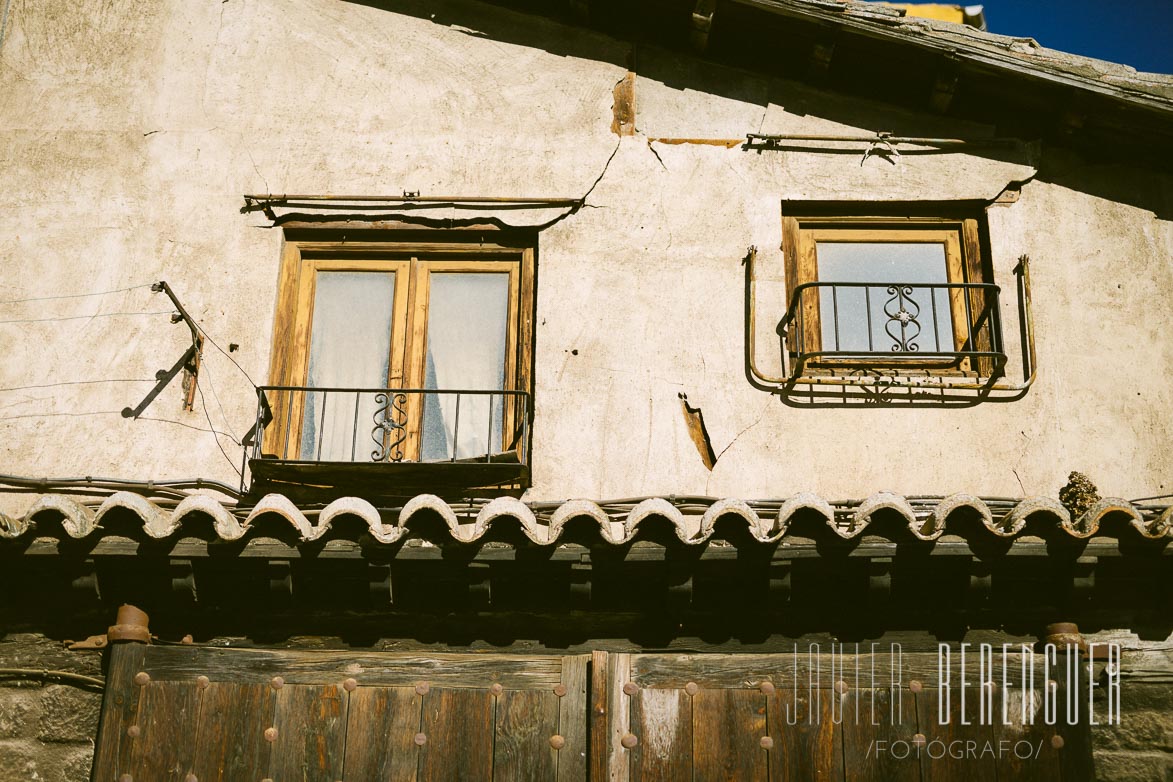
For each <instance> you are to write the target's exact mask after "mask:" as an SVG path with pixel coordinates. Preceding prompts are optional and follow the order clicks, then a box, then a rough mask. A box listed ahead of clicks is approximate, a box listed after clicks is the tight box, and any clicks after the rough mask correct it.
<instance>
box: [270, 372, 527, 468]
mask: <svg viewBox="0 0 1173 782" xmlns="http://www.w3.org/2000/svg"><path fill="white" fill-rule="evenodd" d="M529 399H530V395H529V394H528V393H527V392H525V391H504V390H481V389H425V388H342V387H325V388H323V387H317V388H314V387H309V386H261V387H259V388H258V389H257V413H256V422H255V425H254V430H253V433H252V437H251V441H252V443H251V444H252V454H251V459H250V460H249V466H250V468H251V471H252V475H253V478H254V480H256V479H261V481H262V482H264V481H267V480H273V479H280V480H291V479H296V480H299V481H302V482H310V481H311V480H312V481H316V482H317V483H318V484H321V485H332V484H336V483H339V482H347V481H349V480H351V479H353V478H354V477H355V476H359V475H365V476H367V478H370V479H372V480H374V479H376V477H377V476H386V475H388V474H389V473H388V472H387V469H388V468H387V466H388V465H402V466H403V467H402V468H392V471H393V473H394V474H396V475H400V476H403V475H408V476H411V477H412V479H413V480H417V481H422V482H424V483H427V482H429V481H432V480H438V481H450V482H451V480H452V479H453V478H455V482H457V483H460V482H462V481H463V482H466V483H468V485H476V484H477V482H478V481H483V482H487V483H494V484H497V483H502V482H508V481H513V480H516V479H517V478H518V477H519V476H523V475H524V474H526V466H527V464H528V458H527V456H528V455H527V453H526V449H527V448H528V441H529V437H528V435H529ZM439 465H445V467H442V468H440V470H439V471H437V470H436V467H437V466H439ZM462 470H463V471H462ZM441 475H442V476H443V477H442V478H441V477H438V476H441ZM291 476H292V478H291ZM460 476H463V477H460Z"/></svg>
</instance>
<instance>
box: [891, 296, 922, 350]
mask: <svg viewBox="0 0 1173 782" xmlns="http://www.w3.org/2000/svg"><path fill="white" fill-rule="evenodd" d="M888 293H889V294H890V295H891V298H889V299H888V301H886V302H884V314H885V315H887V316H888V322H887V323H885V324H884V331H886V332H887V333H888V336H889V337H891V338H892V342H893V344H892V352H893V353H915V352H916V351H918V350H920V345H918V344H917V343H916V342H914V341H913V340H915V339H916V338H917V337H919V336H920V332H921V328H920V323H919V321H917V318H918V317H920V305H919V304H917V303H916V300H915V299H914V298H912V286H910V285H890V286H888ZM893 306H895V307H896V310H895V311H893V309H892V307H893ZM893 327H899V329H900V334H899V335H897V334H896V333H895V332H894V331H893ZM910 331H911V332H912V333H909V332H910Z"/></svg>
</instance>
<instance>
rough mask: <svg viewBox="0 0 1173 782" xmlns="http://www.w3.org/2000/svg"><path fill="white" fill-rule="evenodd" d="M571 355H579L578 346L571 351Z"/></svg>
mask: <svg viewBox="0 0 1173 782" xmlns="http://www.w3.org/2000/svg"><path fill="white" fill-rule="evenodd" d="M570 355H572V356H577V355H578V348H575V349H574V350H572V351H570Z"/></svg>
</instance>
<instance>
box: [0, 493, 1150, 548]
mask: <svg viewBox="0 0 1173 782" xmlns="http://www.w3.org/2000/svg"><path fill="white" fill-rule="evenodd" d="M753 505H755V506H757V508H758V509H757V510H755V508H754V507H752V506H751V503H750V502H748V501H745V500H739V499H723V500H718V501H715V502H712V503H711V504H710V505H708V507H707V508H706V509H704V510H703V512H691V511H692V509H695V508H696V507H697V506H696V505H692V506H689V511H690V512H688V513H686V512H683V511H682V510H681V509H680V508H679V507H677V505H676V504H673V502H670V501H669V500H668V499H665V498H651V499H645V500H642V501H639V502H636V503H634V504H633V503H621V502H617V503H602V504H600V503H597V502H593V501H590V500H568V501H565V502H562V503H552V504H551V503H540V504H539V503H534V507H531V506H530V505H527V504H526V503H524V502H522V501H521V500H518V499H514V498H512V497H499V498H496V499H493V500H489V501H487V502H484V503H483V504H480V505H479V506H477V505H473V506H459V505H458V506H457V508H454V507H453V506H452V505H450V504H448V503H447V502H445V501H444V500H442V499H440V498H439V497H436V496H434V495H431V494H421V495H419V496H416V497H414V498H412V499H411V500H409V501H408V502H407V503H406V504H404V505H403V507H402V508H400V509H392V510H386V509H384V510H380V509H378V508H376V507H375V506H374V505H372V504H371V503H370V502H368V501H366V500H363V499H360V498H358V497H343V498H340V499H337V500H334V501H333V502H331V503H330V504H329V505H326V506H325V507H324V508H321V509H320V510H314V509H308V508H307V509H305V510H303V509H299V508H298V507H297V506H296V505H295V504H294V503H293V501H291V500H290V499H289V498H288V497H285V496H284V495H281V494H270V495H267V496H265V497H264V498H262V499H261V500H260V501H259V502H257V503H256V505H254V506H252V507H250V508H239V509H238V508H234V507H232V506H228V505H225V504H223V503H221V502H220V501H219V500H217V499H215V498H214V497H211V496H209V495H205V494H193V495H190V496H188V497H187V498H186V499H184V500H183V501H181V502H180V503H179V504H178V505H177V506H176V507H174V508H166V507H161V506H160V505H158V504H155V503H153V502H151V501H150V500H148V499H146V498H145V497H142V496H140V495H137V494H132V493H129V492H118V493H115V494H112V495H110V496H109V497H107V498H106V499H105V500H103V501H102V502H101V504H100V505H99V506H98V507H97V508H94V507H92V506H91V505H87V504H84V503H82V502H79V501H78V500H76V499H74V498H73V497H70V496H67V495H63V494H45V495H42V496H40V497H39V498H38V499H36V501H34V502H33V504H32V505H31V506H30V507H29V509H28V510H27V511H26V512H25V513H24V514H23V516H21V517H20V518H16V517H13V516H8V515H5V514H3V513H0V539H12V540H17V539H21V538H25V537H26V536H27V537H35V536H37V535H38V531H37V528H38V526H39V525H40V523H41V522H51V523H54V522H56V523H59V524H60V528H61V529H62V530H64V532H65V534H66V535H68V536H69V537H72V538H75V539H85V538H91V537H101V536H103V535H104V534H107V533H109V527H110V523H109V522H108V521H107V517H108V516H110V514H117V515H119V516H121V517H122V518H125V517H126V512H127V511H129V512H130V513H131V514H133V516H134V517H137V519H138V521H139V523H141V525H142V531H143V533H144V534H145V535H146V536H147V537H149V538H152V539H157V540H163V539H167V538H170V537H172V536H176V535H192V534H196V533H197V529H206V528H207V523H208V521H209V520H210V521H211V528H212V530H213V531H214V534H215V536H216V537H218V538H219V539H221V540H223V541H238V540H242V539H244V538H245V537H247V536H248V535H249V534H250V533H251V532H254V531H255V530H256V529H257V526H258V524H259V523H260V522H262V521H266V523H268V520H273V519H276V520H283V521H284V522H286V523H288V524H289V525H290V531H291V532H292V533H293V534H294V535H295V536H296V537H297V538H298V539H299V540H300V541H301V542H303V543H308V542H312V541H315V540H319V539H322V538H323V537H324V536H326V535H327V534H328V533H329V532H330V530H331V526H332V525H334V524H335V522H337V521H338V520H340V519H344V518H351V519H356V520H359V521H361V522H362V523H363V524H365V526H366V529H367V531H368V532H369V534H370V537H371V538H373V539H374V540H375V541H378V542H379V543H383V544H391V543H395V542H397V541H399V540H401V539H403V538H405V537H408V536H410V535H411V533H412V528H413V526H415V525H416V524H417V522H419V521H426V520H429V519H430V520H431V523H433V524H434V523H435V522H436V521H437V520H439V521H440V522H442V524H443V525H444V526H445V527H446V529H447V533H448V534H449V535H450V536H451V538H452V539H453V540H454V541H456V542H461V543H472V542H475V541H478V540H480V539H481V538H482V537H483V536H485V534H486V533H487V532H488V531H489V530H490V529H491V528H492V527H493V526H494V525H502V524H504V525H512V526H513V527H514V528H517V527H519V528H520V530H521V532H522V533H523V534H524V535H525V537H527V538H528V539H529V540H530V541H532V542H533V543H535V544H537V545H551V544H556V543H558V542H560V540H562V539H563V538H564V535H565V533H566V532H567V529H568V527H569V525H571V524H574V525H576V528H579V529H581V527H577V525H579V524H585V525H586V526H587V527H591V528H594V529H596V530H597V534H598V536H599V537H600V538H601V539H602V540H603V541H604V542H607V543H611V544H617V545H618V544H624V543H627V542H629V541H632V540H633V539H635V538H636V537H637V536H638V535H639V533H640V531H641V526H642V527H644V528H647V527H648V525H663V524H664V523H665V522H667V523H668V524H669V525H670V527H671V530H672V531H674V533H675V536H676V537H677V538H678V539H679V540H680V541H681V542H682V543H684V544H689V545H695V544H701V543H704V542H706V541H708V540H710V539H711V538H713V537H714V535H715V534H716V533H717V525H718V522H721V523H722V525H725V524H728V523H732V524H734V525H735V527H734V529H736V528H737V527H740V528H741V529H743V530H744V531H745V532H746V533H748V535H749V536H750V537H752V538H753V539H755V540H757V541H760V542H762V543H774V542H777V541H780V540H782V539H783V538H784V537H785V536H787V535H788V534H801V535H809V534H810V531H811V529H812V527H810V526H809V525H808V526H805V527H803V528H802V531H801V532H799V531H797V530H796V529H795V527H796V524H797V523H806V522H809V521H812V520H813V521H814V522H815V524H814V527H813V529H815V530H818V531H819V532H818V534H824V535H828V536H829V537H830V538H831V539H835V538H838V539H842V540H851V539H854V538H858V537H860V536H862V535H865V534H868V535H876V534H879V535H882V536H885V537H888V538H890V539H893V540H900V539H905V540H909V539H915V540H920V541H926V542H927V541H934V540H937V539H938V538H940V537H941V536H942V535H944V534H959V533H962V532H964V533H965V534H967V535H968V534H970V533H971V531H973V530H974V529H975V528H976V529H977V530H979V531H984V534H987V535H988V536H989V537H990V538H991V539H992V540H993V539H1011V538H1015V537H1018V536H1021V535H1036V536H1041V537H1053V536H1054V535H1056V534H1058V536H1059V537H1063V538H1068V539H1076V540H1077V539H1087V538H1091V537H1093V536H1106V537H1114V538H1118V539H1124V538H1128V537H1132V538H1134V539H1137V540H1152V541H1162V542H1167V541H1168V540H1170V539H1173V505H1170V506H1163V507H1162V506H1140V507H1138V506H1134V505H1132V504H1131V503H1129V502H1128V501H1126V500H1121V499H1115V498H1106V499H1102V500H1099V501H1098V502H1097V503H1096V504H1095V505H1093V506H1092V507H1091V508H1089V509H1088V510H1086V511H1085V512H1083V513H1082V514H1080V515H1078V516H1074V517H1073V516H1072V514H1071V513H1070V512H1069V511H1068V510H1067V508H1065V507H1064V506H1063V505H1061V504H1060V503H1059V502H1058V501H1057V500H1054V499H1051V498H1047V497H1027V498H1024V499H1022V500H1018V501H1012V502H1007V501H1004V500H990V502H987V501H985V500H983V499H981V498H979V497H976V496H973V495H969V494H954V495H951V496H949V497H945V498H943V499H931V500H925V499H923V498H906V497H903V496H901V495H898V494H892V493H888V492H879V493H876V494H873V495H871V496H870V497H868V498H867V499H865V500H863V501H860V502H838V503H831V502H829V501H828V500H826V499H824V498H822V497H820V496H818V495H815V494H809V493H803V494H796V495H794V496H792V497H790V498H788V499H785V500H781V501H778V502H773V503H769V502H762V501H753ZM991 505H993V506H994V508H995V510H992V509H991ZM775 506H777V509H776V510H774V508H775ZM535 507H537V508H539V510H538V511H537V512H535V509H534V508H535ZM604 507H607V508H609V509H610V510H609V511H608V510H604ZM311 517H314V518H313V520H311ZM820 520H821V522H822V523H819V521H820ZM893 522H894V523H893ZM975 522H976V523H977V526H976V527H975ZM659 528H660V529H662V526H660V527H659ZM270 529H271V528H270ZM348 529H351V530H352V529H353V527H348ZM737 531H738V533H739V534H740V530H737ZM729 532H730V528H729V527H725V526H723V527H722V534H723V535H727V534H729ZM43 533H44V529H42V532H41V534H43ZM110 534H120V533H110ZM717 536H718V537H720V536H721V535H717Z"/></svg>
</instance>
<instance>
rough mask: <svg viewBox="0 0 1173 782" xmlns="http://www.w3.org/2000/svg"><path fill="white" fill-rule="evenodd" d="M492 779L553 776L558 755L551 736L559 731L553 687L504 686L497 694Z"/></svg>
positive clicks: (510, 781)
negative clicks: (512, 688)
mask: <svg viewBox="0 0 1173 782" xmlns="http://www.w3.org/2000/svg"><path fill="white" fill-rule="evenodd" d="M496 712H497V714H496V734H495V737H494V741H493V750H492V752H493V777H492V778H493V782H513V781H514V780H517V781H518V782H521V781H522V780H535V781H536V780H553V779H555V778H556V777H557V757H556V756H555V755H554V753H553V752H552V751H551V750H552V747H551V746H550V739H551V738H552V737H553V736H554V735H555V734H556V733H557V732H558V696H557V695H555V694H554V691H553V690H504V691H502V692H501V694H500V695H498V696H497V704H496Z"/></svg>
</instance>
